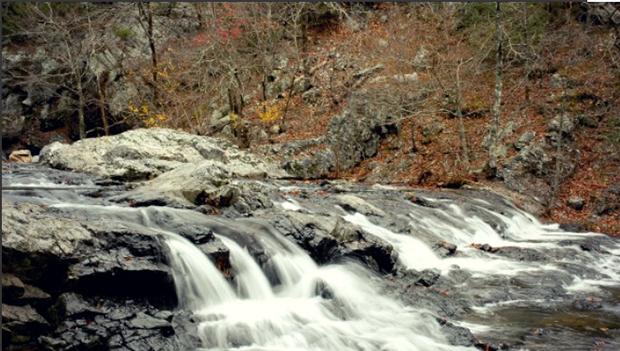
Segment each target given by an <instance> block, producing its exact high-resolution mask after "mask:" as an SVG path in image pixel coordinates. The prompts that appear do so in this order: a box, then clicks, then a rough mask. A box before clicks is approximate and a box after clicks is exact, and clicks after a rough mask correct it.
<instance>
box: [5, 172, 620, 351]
mask: <svg viewBox="0 0 620 351" xmlns="http://www.w3.org/2000/svg"><path fill="white" fill-rule="evenodd" d="M2 184H3V187H5V190H4V191H3V201H7V202H32V203H38V204H44V205H46V206H48V207H49V209H50V211H53V212H54V213H56V214H57V215H58V216H61V217H67V218H76V219H79V220H81V221H95V220H97V221H109V222H116V223H122V224H123V225H126V226H128V227H139V228H140V229H141V230H146V231H150V232H152V233H153V235H158V236H160V237H161V238H162V240H163V242H164V243H165V245H166V246H167V248H168V255H169V262H170V265H171V266H172V269H173V273H174V280H175V285H176V289H177V294H178V298H179V306H178V308H179V309H185V310H188V311H190V312H191V313H192V314H193V315H194V318H196V319H197V321H198V322H197V327H196V330H195V332H196V335H197V336H198V337H199V339H200V343H201V347H200V349H201V350H369V351H370V350H465V349H475V348H474V345H473V343H470V344H469V345H467V343H462V342H459V341H458V340H459V339H458V334H459V333H462V332H463V330H465V329H463V328H467V329H469V330H471V332H472V333H473V334H474V335H475V336H476V338H477V339H479V340H484V341H485V342H488V343H489V345H491V344H492V345H501V344H502V343H505V344H507V345H508V346H506V347H509V348H511V349H532V350H537V349H545V350H546V349H549V350H553V349H587V347H590V346H591V345H594V344H593V343H594V342H598V344H597V345H603V347H605V348H603V349H610V350H611V349H614V348H615V347H618V346H619V343H618V341H617V339H615V338H614V337H616V338H617V337H618V330H619V329H620V309H619V308H618V302H619V301H620V294H619V293H618V292H619V291H620V288H619V287H620V244H619V243H618V241H616V240H613V239H611V238H608V237H606V236H604V235H602V234H598V233H573V232H566V231H563V230H561V229H560V228H559V226H558V225H556V224H543V223H540V222H539V221H538V220H537V219H536V218H534V217H533V216H532V215H530V214H528V213H526V212H524V211H522V210H520V209H518V208H516V207H514V206H513V205H512V204H511V203H510V202H509V201H507V200H505V199H503V198H500V197H498V196H495V195H490V194H486V193H483V192H467V191H460V192H459V191H454V192H436V193H433V192H421V191H419V192H416V196H418V197H422V198H424V199H425V200H426V202H425V203H424V204H422V205H420V204H416V203H412V202H411V201H408V200H407V198H405V197H404V196H403V194H404V193H407V192H412V191H415V190H414V189H397V188H391V187H378V186H377V187H368V186H366V187H364V186H350V187H349V188H347V190H346V192H347V193H348V194H352V195H354V196H356V197H358V198H359V199H361V203H363V204H365V205H364V206H366V205H370V206H371V207H369V208H376V209H380V210H381V212H383V214H382V215H378V214H377V213H371V212H368V211H363V210H362V207H361V205H360V207H358V208H355V206H344V205H343V202H342V201H341V200H340V198H339V195H338V194H339V193H341V192H342V190H338V192H333V193H330V192H329V189H327V191H326V189H323V188H321V187H319V186H314V185H297V184H294V183H289V182H275V181H274V182H273V183H271V184H265V186H268V187H271V188H273V189H275V194H276V195H275V196H274V198H273V199H272V201H273V202H274V206H273V207H271V208H266V209H261V210H259V211H256V212H255V213H253V214H252V216H251V217H250V218H246V217H242V216H239V215H236V214H235V213H234V212H229V213H226V214H225V215H223V216H213V215H205V214H202V213H200V212H198V211H195V210H192V209H179V208H171V207H166V206H147V207H139V208H136V207H131V206H129V204H128V203H123V202H119V201H116V200H114V199H115V196H117V195H118V194H120V193H123V192H125V191H126V189H125V188H124V187H123V185H122V184H107V183H102V182H101V181H100V180H97V179H95V178H92V177H89V176H84V175H79V174H74V173H69V172H62V171H53V170H47V169H44V168H40V167H34V166H28V167H26V166H24V167H23V169H20V168H19V167H18V168H15V169H13V170H12V171H11V172H6V173H4V172H3V179H2ZM298 215H303V216H306V217H308V216H310V217H312V218H318V221H324V222H329V221H332V220H333V221H336V220H344V221H346V222H347V223H350V224H352V225H354V226H355V227H356V228H361V230H362V231H363V232H364V233H366V234H368V235H370V236H372V237H374V238H377V239H378V240H380V241H381V242H383V243H384V245H387V246H388V247H391V248H393V251H394V256H395V257H396V261H397V266H396V269H395V271H394V272H392V273H388V274H386V273H380V272H377V270H376V269H373V267H371V266H368V265H367V264H366V263H365V262H364V261H363V260H358V259H356V257H355V255H349V256H347V255H344V256H337V255H334V257H333V258H330V259H328V260H327V262H318V261H317V259H316V257H313V255H311V254H309V253H308V252H307V250H306V249H307V247H304V244H303V243H301V242H300V240H298V239H296V237H295V236H294V235H291V234H290V229H286V228H287V227H286V225H284V224H283V222H282V218H296V217H294V216H298ZM290 216H293V217H290ZM313 216H314V217H313ZM188 224H191V225H192V226H193V227H201V228H209V229H210V230H212V232H213V234H214V238H215V239H214V240H218V241H219V242H221V244H222V245H223V246H224V247H225V248H226V250H227V251H228V252H229V256H230V266H231V269H230V271H231V272H232V273H231V272H223V271H222V269H221V267H218V266H217V265H216V264H215V262H213V261H212V260H211V259H210V258H209V256H208V255H206V254H205V252H204V251H203V250H202V249H201V247H200V245H197V244H196V243H194V242H192V241H191V240H189V239H188V237H187V236H186V235H183V233H181V230H179V228H181V227H182V226H186V225H188ZM304 228H309V227H308V226H306V227H304ZM442 242H448V243H451V244H454V245H455V246H456V247H457V251H456V253H455V254H453V253H450V254H446V253H445V252H443V253H442V251H441V250H438V248H437V243H442ZM475 244H488V245H489V246H490V247H491V249H489V250H481V249H480V247H479V245H475ZM498 249H499V250H498ZM411 272H418V273H419V272H426V273H429V274H432V275H434V276H436V277H438V278H436V283H434V284H430V285H431V286H429V287H427V286H420V285H419V284H414V281H407V279H409V278H408V277H409V276H408V274H410V273H411ZM411 274H413V273H411ZM592 296H594V297H596V299H600V301H602V303H601V306H600V308H596V309H595V310H593V311H591V310H587V309H586V310H583V309H577V308H575V307H574V303H575V301H579V300H580V299H583V298H585V297H592ZM597 301H598V300H597ZM445 319H448V320H449V323H448V325H452V327H451V329H450V328H446V326H445V325H444V323H445V322H444V321H445ZM455 330H456V331H455ZM539 330H543V331H541V332H539ZM465 331H466V330H465ZM466 332H467V331H466ZM455 335H457V336H455ZM566 339H568V340H566ZM571 340H572V341H571ZM593 340H594V341H593ZM601 340H602V341H601ZM480 345H483V344H480ZM558 345H559V346H558ZM493 347H495V346H493ZM554 347H555V348H554ZM571 347H573V348H571ZM582 347H583V348H582Z"/></svg>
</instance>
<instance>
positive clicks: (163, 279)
mask: <svg viewBox="0 0 620 351" xmlns="http://www.w3.org/2000/svg"><path fill="white" fill-rule="evenodd" d="M69 284H71V285H72V286H73V289H74V290H75V291H78V292H80V293H82V294H87V295H99V296H115V297H123V298H144V299H146V300H148V301H149V302H151V303H153V304H154V305H157V306H164V307H172V306H175V305H176V304H177V300H176V289H175V285H174V279H173V277H172V273H171V271H170V269H169V268H168V267H167V266H165V265H164V264H163V263H161V262H154V259H152V258H150V257H136V256H133V255H132V254H131V253H130V252H129V250H126V249H119V250H111V251H109V252H107V253H105V254H104V253H99V254H97V255H96V256H91V257H88V258H85V259H83V261H81V262H80V263H77V264H75V265H73V266H71V267H69Z"/></svg>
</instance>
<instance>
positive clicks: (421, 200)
mask: <svg viewBox="0 0 620 351" xmlns="http://www.w3.org/2000/svg"><path fill="white" fill-rule="evenodd" d="M407 199H408V200H409V201H411V202H413V203H414V204H416V205H419V206H422V207H428V208H436V207H437V205H436V204H434V203H433V202H431V201H429V200H427V199H425V198H423V197H420V196H416V195H410V196H408V197H407Z"/></svg>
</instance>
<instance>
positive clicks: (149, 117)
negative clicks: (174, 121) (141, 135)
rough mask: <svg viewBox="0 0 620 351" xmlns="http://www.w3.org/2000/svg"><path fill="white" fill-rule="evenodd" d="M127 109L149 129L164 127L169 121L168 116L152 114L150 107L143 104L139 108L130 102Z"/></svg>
mask: <svg viewBox="0 0 620 351" xmlns="http://www.w3.org/2000/svg"><path fill="white" fill-rule="evenodd" d="M127 109H128V110H129V112H131V113H132V114H133V115H134V116H135V117H136V118H137V119H138V120H139V121H141V122H142V123H143V124H144V126H146V127H148V128H156V127H162V126H163V125H164V123H165V122H166V121H168V116H167V115H165V114H163V113H151V111H150V109H149V106H148V105H146V104H142V105H141V106H140V107H139V108H138V107H136V106H135V105H134V104H133V103H131V102H130V103H129V104H128V106H127Z"/></svg>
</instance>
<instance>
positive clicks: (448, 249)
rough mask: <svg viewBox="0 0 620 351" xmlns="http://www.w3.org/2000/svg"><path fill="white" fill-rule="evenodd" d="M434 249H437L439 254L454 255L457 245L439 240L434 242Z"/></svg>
mask: <svg viewBox="0 0 620 351" xmlns="http://www.w3.org/2000/svg"><path fill="white" fill-rule="evenodd" d="M435 249H436V250H437V251H439V254H440V255H441V256H444V257H447V256H454V254H455V253H456V249H457V246H456V245H455V244H453V243H449V242H447V241H440V242H438V243H437V244H435Z"/></svg>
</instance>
